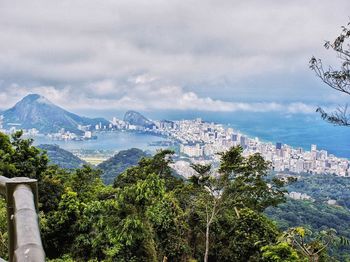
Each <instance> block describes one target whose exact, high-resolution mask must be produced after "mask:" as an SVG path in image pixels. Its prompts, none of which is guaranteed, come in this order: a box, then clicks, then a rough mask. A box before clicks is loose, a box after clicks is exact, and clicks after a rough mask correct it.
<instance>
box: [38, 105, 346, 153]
mask: <svg viewBox="0 0 350 262" xmlns="http://www.w3.org/2000/svg"><path fill="white" fill-rule="evenodd" d="M143 114H144V115H145V116H146V117H149V118H151V119H153V120H160V119H168V120H181V119H195V118H198V117H200V118H202V120H204V121H209V122H215V123H220V124H223V125H225V126H226V127H232V128H234V129H235V130H238V131H240V132H242V133H244V134H246V135H248V136H250V137H258V138H259V139H260V140H262V141H265V142H272V143H276V142H281V143H284V144H288V145H291V146H293V147H302V148H304V149H306V150H310V147H311V144H316V145H317V148H318V149H324V150H327V151H328V152H329V153H331V154H334V155H336V156H338V157H345V158H349V159H350V127H340V126H334V125H332V124H329V123H327V122H325V121H323V120H322V119H321V118H320V116H319V115H318V114H317V113H315V114H308V115H301V114H299V115H297V114H283V113H251V112H234V113H218V112H199V111H191V112H189V111H162V112H160V111H158V112H153V113H152V112H143ZM116 116H117V117H119V118H122V115H120V116H119V115H116ZM98 136H99V138H98V139H97V140H90V141H51V140H48V139H46V138H38V137H37V138H36V140H35V144H42V143H54V144H58V145H59V146H61V147H62V148H64V149H66V150H76V149H95V150H99V149H104V150H115V151H119V150H123V149H128V148H132V147H137V148H141V149H144V150H147V149H148V150H154V147H149V145H148V144H149V143H151V142H155V141H161V140H163V139H162V138H161V137H158V136H153V135H149V134H142V133H128V132H114V133H102V134H98Z"/></svg>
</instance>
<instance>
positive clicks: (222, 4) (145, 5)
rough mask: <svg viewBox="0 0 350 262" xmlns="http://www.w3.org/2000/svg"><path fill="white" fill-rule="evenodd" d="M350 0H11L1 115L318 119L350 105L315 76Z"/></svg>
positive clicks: (1, 23)
mask: <svg viewBox="0 0 350 262" xmlns="http://www.w3.org/2000/svg"><path fill="white" fill-rule="evenodd" d="M349 10H350V1H349V0H333V1H328V0H307V1H306V0H294V1H287V0H274V1H272V0H264V1H262V0H256V1H235V0H227V1H226V0H215V1H207V0H197V1H192V0H183V1H171V0H163V1H161V0H147V1H146V0H145V1H132V0H126V1H122V0H114V1H111V0H103V1H101V0H95V1H93V0H81V1H77V0H75V1H71V0H57V1H53V0H51V1H48V0H42V1H36V0H31V1H25V0H23V1H16V0H11V1H6V0H0V108H3V109H4V108H7V107H10V106H12V105H13V104H14V103H15V102H16V101H17V100H18V99H20V98H21V97H23V96H24V95H26V94H28V93H39V94H42V95H44V96H46V97H47V98H48V99H50V100H51V101H52V102H55V103H57V104H59V105H61V106H63V107H65V108H68V109H71V110H78V111H84V110H91V109H92V108H96V109H100V110H102V109H103V110H116V109H117V110H124V109H125V110H127V109H135V110H142V111H155V110H165V109H166V110H169V109H176V110H177V109H179V110H209V111H237V110H238V111H287V112H290V113H311V112H314V111H315V106H317V105H325V104H330V105H332V104H337V103H342V102H344V101H346V97H342V96H341V95H340V94H339V93H337V92H335V91H332V90H330V89H329V88H327V87H326V86H324V85H323V84H322V83H321V82H320V81H319V80H318V79H317V78H316V77H315V75H314V73H313V72H312V71H310V70H309V69H308V61H309V59H310V57H311V56H312V55H315V56H317V57H320V58H323V59H324V60H325V62H326V63H327V64H331V63H335V62H336V61H337V59H336V57H335V55H334V54H333V53H332V52H331V51H329V50H328V51H327V50H325V49H324V48H323V43H324V41H325V40H333V39H334V38H335V37H336V36H337V35H338V34H339V32H340V27H341V26H342V25H346V24H347V23H348V22H349V20H350V18H349V17H350V13H349Z"/></svg>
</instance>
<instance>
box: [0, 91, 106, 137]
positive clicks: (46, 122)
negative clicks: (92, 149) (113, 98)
mask: <svg viewBox="0 0 350 262" xmlns="http://www.w3.org/2000/svg"><path fill="white" fill-rule="evenodd" d="M1 115H2V116H3V117H4V119H3V125H4V127H5V128H10V127H11V126H17V127H18V128H22V129H30V128H36V129H37V130H39V131H40V132H41V133H54V132H58V131H59V130H61V129H62V128H64V129H65V130H66V131H70V132H72V133H76V134H81V133H82V131H81V130H79V129H78V126H79V125H82V126H89V125H90V126H92V127H94V126H95V125H99V124H101V125H108V124H109V121H108V120H106V119H104V118H88V117H82V116H79V115H76V114H73V113H70V112H68V111H66V110H64V109H63V108H61V107H59V106H57V105H55V104H53V103H52V102H50V101H49V100H48V99H46V98H45V97H43V96H40V95H37V94H30V95H27V96H26V97H24V98H23V99H22V100H21V101H19V102H18V103H17V104H16V105H15V106H14V107H12V108H10V109H8V110H6V111H3V112H2V113H1Z"/></svg>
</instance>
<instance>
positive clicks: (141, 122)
mask: <svg viewBox="0 0 350 262" xmlns="http://www.w3.org/2000/svg"><path fill="white" fill-rule="evenodd" d="M124 121H125V122H128V123H129V124H130V125H135V126H142V127H145V128H152V127H153V126H155V124H154V123H153V122H152V121H151V120H149V119H147V118H146V117H144V116H143V115H142V114H140V113H139V112H136V111H131V110H130V111H127V112H126V113H125V115H124Z"/></svg>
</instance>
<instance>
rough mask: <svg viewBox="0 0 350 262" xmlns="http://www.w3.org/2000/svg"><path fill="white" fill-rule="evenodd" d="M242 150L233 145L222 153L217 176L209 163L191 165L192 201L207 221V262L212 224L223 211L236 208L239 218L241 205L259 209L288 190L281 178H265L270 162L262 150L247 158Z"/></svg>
mask: <svg viewBox="0 0 350 262" xmlns="http://www.w3.org/2000/svg"><path fill="white" fill-rule="evenodd" d="M242 152H243V149H242V148H241V147H232V148H231V149H230V150H228V151H227V152H224V153H222V154H220V155H221V160H220V167H219V169H218V172H219V173H218V174H216V175H215V176H214V175H213V174H212V173H211V166H210V165H199V164H196V165H192V168H193V169H194V170H195V171H196V173H197V174H196V175H195V176H192V177H191V178H190V182H191V183H192V184H193V186H194V190H193V192H194V193H193V196H192V197H193V199H194V202H193V204H194V205H195V209H196V210H195V211H196V213H197V215H198V216H199V217H200V218H201V220H202V221H204V224H205V252H204V261H205V262H207V261H208V257H209V246H210V239H209V238H210V234H211V230H210V229H211V226H212V225H213V223H214V222H215V221H216V220H218V218H219V217H220V216H221V215H222V212H223V211H226V210H230V209H231V210H234V211H235V214H236V217H238V218H240V210H239V209H244V208H249V209H251V210H252V212H254V211H255V212H257V213H260V212H262V211H264V210H265V208H267V207H268V206H273V205H277V204H278V203H281V202H283V201H284V200H285V197H284V192H285V191H284V190H282V189H281V187H282V186H283V185H284V183H282V182H281V181H280V180H278V179H273V180H272V181H270V182H269V183H268V182H267V181H266V180H265V178H266V176H267V172H268V170H269V166H270V164H269V163H268V162H266V161H265V160H264V159H263V158H262V156H261V155H259V154H254V155H251V156H248V157H246V158H245V157H243V156H242ZM260 225H262V224H260ZM227 237H228V236H227ZM248 249H249V248H248ZM236 260H237V259H236Z"/></svg>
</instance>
